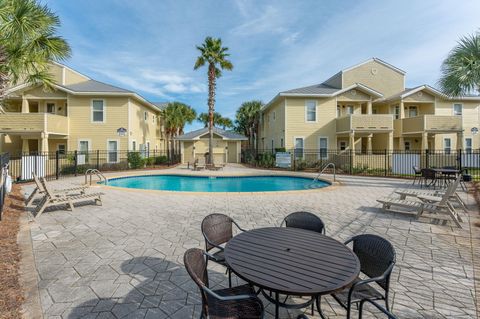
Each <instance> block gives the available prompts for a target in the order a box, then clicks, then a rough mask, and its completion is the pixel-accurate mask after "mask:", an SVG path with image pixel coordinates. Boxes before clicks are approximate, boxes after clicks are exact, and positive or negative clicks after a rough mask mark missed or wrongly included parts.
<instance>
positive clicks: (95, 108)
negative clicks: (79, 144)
mask: <svg viewBox="0 0 480 319" xmlns="http://www.w3.org/2000/svg"><path fill="white" fill-rule="evenodd" d="M92 122H98V123H103V122H105V105H104V102H103V100H93V101H92Z"/></svg>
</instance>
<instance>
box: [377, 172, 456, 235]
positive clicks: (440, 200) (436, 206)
mask: <svg viewBox="0 0 480 319" xmlns="http://www.w3.org/2000/svg"><path fill="white" fill-rule="evenodd" d="M459 182H460V179H459V178H457V179H456V180H455V182H453V183H451V184H450V185H449V186H448V188H447V190H446V191H445V193H444V194H443V195H442V197H438V196H435V197H430V196H418V199H419V200H420V201H415V200H413V201H412V200H406V199H400V198H392V197H387V198H382V199H377V202H379V203H381V204H382V205H383V206H382V209H383V210H384V211H390V210H391V207H392V206H393V207H399V208H406V209H409V210H413V211H415V212H416V217H417V219H418V218H420V217H421V216H422V217H427V218H432V219H434V220H444V222H446V221H447V220H452V221H453V222H454V223H455V225H457V227H459V228H462V226H461V225H460V222H461V221H462V218H461V217H460V216H459V215H458V213H457V211H456V210H455V208H454V207H453V205H452V204H451V203H450V202H449V198H450V197H451V196H452V195H453V192H454V191H455V189H457V187H458V183H459ZM402 212H407V211H403V210H402Z"/></svg>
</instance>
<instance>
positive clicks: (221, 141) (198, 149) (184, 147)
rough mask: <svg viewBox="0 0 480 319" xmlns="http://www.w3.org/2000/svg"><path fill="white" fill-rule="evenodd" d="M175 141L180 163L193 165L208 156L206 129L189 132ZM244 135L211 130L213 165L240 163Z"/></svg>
mask: <svg viewBox="0 0 480 319" xmlns="http://www.w3.org/2000/svg"><path fill="white" fill-rule="evenodd" d="M175 140H177V141H179V142H180V149H181V153H182V163H193V162H194V161H195V160H196V159H198V158H200V157H203V158H205V156H206V155H207V154H208V140H209V134H208V127H204V128H202V129H199V130H195V131H191V132H188V133H185V134H183V135H180V136H177V137H176V138H175ZM246 140H247V137H245V136H244V135H241V134H238V133H235V132H232V131H226V130H222V129H221V128H218V127H214V128H213V161H214V163H218V164H220V163H240V152H241V149H242V147H241V144H242V141H246Z"/></svg>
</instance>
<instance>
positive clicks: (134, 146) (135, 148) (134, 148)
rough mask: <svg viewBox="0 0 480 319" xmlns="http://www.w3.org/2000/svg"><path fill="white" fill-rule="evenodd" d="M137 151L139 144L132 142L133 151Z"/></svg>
mask: <svg viewBox="0 0 480 319" xmlns="http://www.w3.org/2000/svg"><path fill="white" fill-rule="evenodd" d="M136 150H137V142H136V141H132V151H136Z"/></svg>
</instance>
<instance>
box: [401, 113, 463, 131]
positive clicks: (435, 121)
mask: <svg viewBox="0 0 480 319" xmlns="http://www.w3.org/2000/svg"><path fill="white" fill-rule="evenodd" d="M395 122H401V123H398V124H397V123H395V129H396V133H397V129H399V130H401V133H403V134H414V133H422V132H429V133H455V132H459V131H461V130H462V117H461V116H449V115H420V116H415V117H410V118H405V119H401V120H396V121H395ZM395 135H397V134H395Z"/></svg>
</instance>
